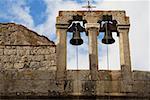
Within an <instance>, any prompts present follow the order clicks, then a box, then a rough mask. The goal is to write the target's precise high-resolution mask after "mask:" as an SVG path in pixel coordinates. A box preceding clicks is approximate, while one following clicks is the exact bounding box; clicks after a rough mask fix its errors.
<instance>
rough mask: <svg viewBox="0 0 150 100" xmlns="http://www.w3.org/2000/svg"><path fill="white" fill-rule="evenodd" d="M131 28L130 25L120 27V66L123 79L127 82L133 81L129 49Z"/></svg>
mask: <svg viewBox="0 0 150 100" xmlns="http://www.w3.org/2000/svg"><path fill="white" fill-rule="evenodd" d="M129 27H130V25H118V31H119V33H120V34H119V35H120V36H119V45H120V64H121V71H122V75H123V76H122V77H123V79H125V80H130V79H131V77H132V76H131V59H130V47H129V36H128V34H129Z"/></svg>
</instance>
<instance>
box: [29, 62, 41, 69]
mask: <svg viewBox="0 0 150 100" xmlns="http://www.w3.org/2000/svg"><path fill="white" fill-rule="evenodd" d="M29 67H30V68H33V69H34V68H35V69H37V68H39V67H40V62H30V66H29Z"/></svg>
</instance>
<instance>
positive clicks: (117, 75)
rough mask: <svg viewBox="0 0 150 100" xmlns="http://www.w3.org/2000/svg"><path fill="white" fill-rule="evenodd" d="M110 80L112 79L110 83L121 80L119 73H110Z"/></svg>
mask: <svg viewBox="0 0 150 100" xmlns="http://www.w3.org/2000/svg"><path fill="white" fill-rule="evenodd" d="M111 79H112V81H117V80H121V72H120V71H111Z"/></svg>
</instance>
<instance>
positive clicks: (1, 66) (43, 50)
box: [0, 45, 56, 70]
mask: <svg viewBox="0 0 150 100" xmlns="http://www.w3.org/2000/svg"><path fill="white" fill-rule="evenodd" d="M55 48H56V47H55V46H51V45H45V46H44V45H39V46H30V45H28V46H27V45H22V46H17V45H9V46H8V45H5V46H0V70H11V69H16V70H24V69H31V70H56V49H55Z"/></svg>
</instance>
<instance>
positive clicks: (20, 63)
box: [0, 23, 150, 100]
mask: <svg viewBox="0 0 150 100" xmlns="http://www.w3.org/2000/svg"><path fill="white" fill-rule="evenodd" d="M13 29H15V30H14V31H12V30H13ZM7 36H8V37H7ZM57 52H58V51H56V45H55V44H54V42H52V41H50V40H48V39H47V38H44V37H43V36H39V35H37V33H35V32H33V31H31V30H29V29H27V28H25V27H24V26H21V25H17V24H12V23H11V24H0V99H5V98H7V99H8V98H10V100H12V98H41V97H42V98H49V97H55V98H57V97H58V96H59V97H62V98H70V99H71V98H77V99H79V98H80V97H83V98H86V99H87V98H88V99H89V98H91V99H93V98H95V99H96V98H98V99H99V98H107V99H112V98H114V100H119V99H120V98H122V99H123V100H125V99H124V98H127V99H132V98H134V99H133V100H136V99H137V98H138V99H139V98H140V99H142V100H148V99H149V98H150V89H149V88H150V72H146V71H132V72H131V75H132V76H131V80H128V79H126V77H125V78H124V75H127V74H124V72H123V71H122V70H119V71H108V70H100V71H97V72H96V73H95V77H94V78H95V79H93V78H91V77H92V72H91V71H90V70H78V71H76V70H69V71H68V70H65V71H64V72H61V71H58V68H57V67H58V66H57V65H56V62H57V59H58V58H57V57H56V54H57ZM125 67H126V66H125ZM59 74H61V75H62V74H63V77H62V78H60V76H59V78H58V76H57V75H59ZM118 98H119V99H118ZM83 100H84V99H83Z"/></svg>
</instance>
